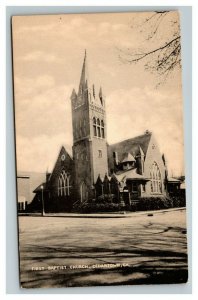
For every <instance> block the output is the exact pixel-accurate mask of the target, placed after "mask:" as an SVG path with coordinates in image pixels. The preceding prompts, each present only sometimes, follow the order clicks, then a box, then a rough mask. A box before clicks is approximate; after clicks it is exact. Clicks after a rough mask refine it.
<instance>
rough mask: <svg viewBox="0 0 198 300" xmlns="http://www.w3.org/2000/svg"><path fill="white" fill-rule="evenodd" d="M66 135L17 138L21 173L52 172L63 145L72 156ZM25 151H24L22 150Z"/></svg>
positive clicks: (39, 135)
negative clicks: (66, 141)
mask: <svg viewBox="0 0 198 300" xmlns="http://www.w3.org/2000/svg"><path fill="white" fill-rule="evenodd" d="M65 140H66V136H65V134H64V133H63V134H62V133H61V134H55V135H53V136H50V137H49V136H47V135H45V134H39V133H38V135H37V136H35V137H23V136H20V135H19V136H17V143H16V150H17V167H18V170H19V171H26V172H27V171H28V172H34V171H35V172H45V171H46V170H48V171H49V172H51V171H52V169H53V167H54V164H55V162H56V159H57V156H58V153H59V151H60V148H61V146H62V145H65V147H66V150H67V151H68V153H69V154H70V155H71V154H72V150H71V143H70V144H69V145H68V144H66V143H65ZM22 149H23V150H22Z"/></svg>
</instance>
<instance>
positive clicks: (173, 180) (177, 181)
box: [168, 177, 181, 183]
mask: <svg viewBox="0 0 198 300" xmlns="http://www.w3.org/2000/svg"><path fill="white" fill-rule="evenodd" d="M168 182H171V183H179V182H181V181H180V180H179V179H176V178H173V177H168Z"/></svg>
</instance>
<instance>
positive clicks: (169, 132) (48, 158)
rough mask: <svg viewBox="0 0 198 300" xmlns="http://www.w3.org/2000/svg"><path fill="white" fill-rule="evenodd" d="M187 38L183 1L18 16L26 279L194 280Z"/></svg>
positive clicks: (16, 73)
mask: <svg viewBox="0 0 198 300" xmlns="http://www.w3.org/2000/svg"><path fill="white" fill-rule="evenodd" d="M181 39H182V32H181V30H180V13H179V11H150V12H125V13H90V14H61V15H56V14H54V15H23V16H13V17H12V51H13V52H12V55H13V86H14V120H15V147H16V149H15V150H16V184H17V195H16V202H17V216H16V218H17V219H18V247H19V274H20V287H21V288H27V289H29V288H64V287H89V286H118V285H119V286H120V285H148V284H175V283H178V284H184V283H186V282H187V281H188V253H187V227H186V201H187V199H186V185H185V163H186V162H184V149H185V145H184V128H183V97H182V60H181V52H182V48H181ZM13 201H15V199H13Z"/></svg>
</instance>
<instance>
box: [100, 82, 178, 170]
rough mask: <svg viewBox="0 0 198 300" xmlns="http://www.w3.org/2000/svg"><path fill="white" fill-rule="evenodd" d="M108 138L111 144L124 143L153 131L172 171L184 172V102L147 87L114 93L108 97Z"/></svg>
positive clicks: (169, 94)
mask: <svg viewBox="0 0 198 300" xmlns="http://www.w3.org/2000/svg"><path fill="white" fill-rule="evenodd" d="M106 106H107V134H108V141H109V143H114V142H118V141H121V140H123V139H127V138H131V137H134V136H136V135H140V134H143V133H144V132H145V130H147V129H148V130H150V131H152V132H153V134H154V135H155V137H156V139H157V141H158V144H159V147H160V149H161V152H164V153H165V155H166V156H167V160H168V163H169V169H172V170H174V171H175V172H177V173H180V172H181V171H182V169H183V127H182V109H181V107H182V105H181V98H180V97H178V95H176V94H174V93H167V94H163V93H162V92H160V91H153V90H151V89H149V88H148V87H145V88H144V89H140V88H132V89H130V90H127V91H126V90H115V91H114V92H113V93H111V94H110V95H108V96H107V100H106Z"/></svg>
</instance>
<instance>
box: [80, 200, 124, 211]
mask: <svg viewBox="0 0 198 300" xmlns="http://www.w3.org/2000/svg"><path fill="white" fill-rule="evenodd" d="M119 210H121V207H120V205H119V204H117V203H96V202H95V203H85V204H84V205H83V204H82V205H81V206H80V207H79V208H78V211H79V212H82V213H97V212H98V213H99V212H117V211H119Z"/></svg>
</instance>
